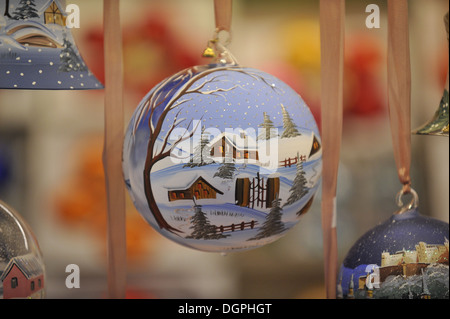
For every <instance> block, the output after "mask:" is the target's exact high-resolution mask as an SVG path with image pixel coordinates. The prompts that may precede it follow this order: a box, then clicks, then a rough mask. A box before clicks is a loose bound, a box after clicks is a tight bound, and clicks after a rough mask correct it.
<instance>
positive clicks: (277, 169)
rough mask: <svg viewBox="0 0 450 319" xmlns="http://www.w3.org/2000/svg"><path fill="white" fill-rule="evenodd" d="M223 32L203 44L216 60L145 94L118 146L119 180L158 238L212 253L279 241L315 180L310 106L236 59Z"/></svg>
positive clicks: (317, 145)
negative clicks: (121, 177)
mask: <svg viewBox="0 0 450 319" xmlns="http://www.w3.org/2000/svg"><path fill="white" fill-rule="evenodd" d="M223 31H225V32H227V31H226V29H225V30H219V28H218V29H217V30H216V32H215V34H214V37H213V39H214V40H213V41H209V43H208V45H209V46H210V47H209V48H210V49H211V50H208V51H211V52H214V54H213V55H214V56H215V60H214V62H212V63H210V64H207V65H199V66H193V67H190V68H187V69H184V70H182V71H180V72H178V73H176V74H174V75H172V76H169V77H168V78H166V79H165V80H163V81H162V82H160V83H159V84H158V85H156V86H155V87H154V88H153V89H151V90H150V91H149V93H148V94H147V95H146V96H145V97H144V98H143V100H142V101H141V103H140V104H139V105H138V107H137V109H136V110H135V112H134V114H133V116H132V118H131V120H130V122H129V125H128V128H127V131H126V134H125V140H124V145H123V174H124V179H125V183H126V186H127V188H128V191H129V193H130V195H131V197H132V199H133V202H134V204H135V206H136V208H137V210H138V211H139V212H140V213H141V215H142V216H143V217H144V218H145V219H146V221H147V222H148V223H149V224H150V225H151V226H152V227H153V228H155V229H156V230H157V231H158V232H159V233H161V234H162V235H163V236H165V237H167V238H169V239H171V240H173V241H175V242H177V243H179V244H181V245H184V246H187V247H190V248H194V249H198V250H202V251H210V252H230V251H240V250H246V249H251V248H256V247H260V246H262V245H265V244H268V243H271V242H273V241H275V240H277V239H279V238H280V237H282V236H283V235H284V234H285V233H286V232H287V231H288V230H289V229H290V228H292V227H293V226H294V225H295V224H297V222H298V220H299V218H300V217H301V215H303V214H304V213H306V211H307V210H308V208H309V207H310V205H311V202H312V200H313V198H314V195H315V192H316V190H317V188H318V186H319V182H320V178H321V159H322V155H321V154H322V147H321V139H320V134H319V130H318V128H317V124H316V122H315V119H314V117H313V116H312V114H311V112H310V110H309V108H308V106H307V105H306V104H305V102H304V101H303V99H302V98H301V97H300V95H299V94H298V93H296V92H295V91H294V90H293V89H291V88H290V87H289V86H288V85H287V84H285V83H283V82H282V81H280V80H279V79H277V78H275V77H274V76H272V75H270V74H268V73H265V72H262V71H260V70H257V69H253V68H248V67H243V66H240V65H239V64H238V63H237V62H236V60H235V58H234V57H233V56H232V54H231V53H230V51H229V50H228V49H227V48H226V46H225V45H224V44H225V43H226V42H227V41H229V34H224V36H222V35H223V34H222V35H219V33H221V32H223ZM220 39H225V40H224V41H222V40H220Z"/></svg>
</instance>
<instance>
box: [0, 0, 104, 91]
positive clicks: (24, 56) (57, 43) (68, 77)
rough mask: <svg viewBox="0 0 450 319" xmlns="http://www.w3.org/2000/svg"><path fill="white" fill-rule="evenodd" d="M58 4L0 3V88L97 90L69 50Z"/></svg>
mask: <svg viewBox="0 0 450 319" xmlns="http://www.w3.org/2000/svg"><path fill="white" fill-rule="evenodd" d="M67 18H68V16H67V13H66V6H65V1H63V0H6V1H0V74H1V77H0V88H8V89H55V90H57V89H61V90H63V89H64V90H68V89H76V90H84V89H101V88H103V86H102V85H101V83H100V82H99V81H98V80H97V79H96V78H95V76H94V75H93V74H92V73H91V72H90V71H89V69H88V67H87V65H86V63H85V62H84V60H83V58H82V57H81V55H80V53H79V52H78V49H77V47H76V45H75V42H74V39H73V37H72V34H71V31H70V28H68V27H67V26H66V20H67Z"/></svg>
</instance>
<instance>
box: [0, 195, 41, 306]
mask: <svg viewBox="0 0 450 319" xmlns="http://www.w3.org/2000/svg"><path fill="white" fill-rule="evenodd" d="M44 297H45V265H44V260H43V257H42V253H41V251H40V249H39V245H38V242H37V240H36V238H35V236H34V235H33V233H32V231H31V228H30V227H29V226H28V225H27V223H26V222H25V221H24V220H23V218H22V217H21V216H20V215H19V214H18V213H17V212H16V211H15V210H13V209H12V208H11V207H9V206H8V205H7V204H6V203H4V202H3V201H0V299H25V298H27V299H29V298H33V299H40V298H44Z"/></svg>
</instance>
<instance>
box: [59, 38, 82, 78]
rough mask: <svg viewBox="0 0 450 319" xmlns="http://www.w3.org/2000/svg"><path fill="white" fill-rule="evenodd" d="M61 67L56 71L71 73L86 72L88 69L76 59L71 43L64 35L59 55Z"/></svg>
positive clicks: (76, 55)
mask: <svg viewBox="0 0 450 319" xmlns="http://www.w3.org/2000/svg"><path fill="white" fill-rule="evenodd" d="M59 57H60V61H61V65H60V66H59V69H58V71H61V72H71V71H87V70H88V68H87V66H86V65H85V64H84V62H83V61H82V60H81V59H80V58H79V57H78V54H77V53H76V52H75V50H74V48H73V46H72V43H71V42H70V41H69V40H68V39H67V37H66V36H65V35H64V43H63V49H62V50H61V53H60V55H59Z"/></svg>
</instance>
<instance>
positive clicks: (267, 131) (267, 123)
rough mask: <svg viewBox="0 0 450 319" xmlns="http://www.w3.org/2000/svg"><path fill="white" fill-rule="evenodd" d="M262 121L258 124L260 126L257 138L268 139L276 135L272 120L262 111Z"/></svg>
mask: <svg viewBox="0 0 450 319" xmlns="http://www.w3.org/2000/svg"><path fill="white" fill-rule="evenodd" d="M263 115H264V121H263V123H262V124H260V125H259V126H260V127H261V128H262V132H261V134H259V136H258V139H260V140H270V139H271V138H273V137H276V136H277V133H276V131H277V130H276V128H275V127H274V125H273V122H272V120H271V119H270V117H269V115H267V113H266V112H264V113H263Z"/></svg>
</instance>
